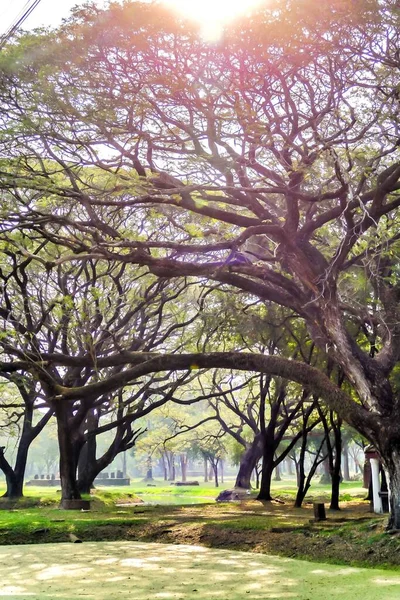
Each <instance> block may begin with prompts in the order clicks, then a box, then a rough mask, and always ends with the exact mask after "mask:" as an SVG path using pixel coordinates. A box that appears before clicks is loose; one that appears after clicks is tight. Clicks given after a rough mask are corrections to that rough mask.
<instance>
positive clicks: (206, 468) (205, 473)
mask: <svg viewBox="0 0 400 600" xmlns="http://www.w3.org/2000/svg"><path fill="white" fill-rule="evenodd" d="M207 463H208V461H207V459H206V458H205V457H204V482H205V483H207V481H208V464H207Z"/></svg>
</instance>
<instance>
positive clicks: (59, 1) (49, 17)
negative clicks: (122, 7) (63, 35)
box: [0, 0, 103, 34]
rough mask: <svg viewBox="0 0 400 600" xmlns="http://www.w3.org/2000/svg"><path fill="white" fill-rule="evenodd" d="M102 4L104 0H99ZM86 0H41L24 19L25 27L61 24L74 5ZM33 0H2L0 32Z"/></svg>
mask: <svg viewBox="0 0 400 600" xmlns="http://www.w3.org/2000/svg"><path fill="white" fill-rule="evenodd" d="M97 1H98V4H100V5H102V4H103V1H102V0H97ZM84 3H85V0H41V2H40V4H39V5H38V6H37V7H36V8H35V9H34V11H33V12H32V14H31V15H30V16H29V17H28V18H27V19H26V21H24V23H23V25H22V28H23V29H33V28H34V27H40V26H42V25H59V23H61V19H63V18H64V17H67V16H68V15H69V12H70V10H71V8H72V7H73V6H76V5H77V4H78V5H79V4H84ZM26 5H28V6H30V5H31V0H0V34H2V33H4V32H5V31H7V29H8V28H9V27H10V25H11V24H12V23H13V22H14V21H15V18H16V17H17V15H20V13H22V12H23V9H24V7H26Z"/></svg>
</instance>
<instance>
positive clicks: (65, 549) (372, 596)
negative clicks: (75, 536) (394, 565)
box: [0, 542, 400, 600]
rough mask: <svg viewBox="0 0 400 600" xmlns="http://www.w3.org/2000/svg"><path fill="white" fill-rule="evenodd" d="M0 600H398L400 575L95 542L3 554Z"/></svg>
mask: <svg viewBox="0 0 400 600" xmlns="http://www.w3.org/2000/svg"><path fill="white" fill-rule="evenodd" d="M0 570H1V571H0V572H1V576H0V598H8V599H14V600H15V599H17V598H18V599H23V600H30V598H33V599H36V600H43V599H52V600H75V599H76V598H85V599H87V600H92V599H93V600H114V599H115V600H116V599H118V600H125V599H127V598H132V599H135V600H154V599H159V600H194V599H195V598H196V599H197V600H247V599H248V600H266V599H277V598H279V599H285V598H287V599H290V598H293V599H296V600H326V599H327V598H329V599H330V600H335V599H336V598H337V599H338V600H339V599H340V600H354V599H355V598H362V599H363V600H398V598H399V597H400V572H399V571H386V570H385V571H384V570H375V569H358V568H351V567H340V566H336V565H326V564H319V565H316V564H315V563H307V562H304V561H297V560H292V559H288V558H282V557H275V556H263V555H254V554H247V553H242V552H231V551H229V550H214V549H210V548H204V547H201V546H176V545H167V544H144V543H138V542H91V543H83V544H43V545H35V546H29V545H28V546H3V547H0Z"/></svg>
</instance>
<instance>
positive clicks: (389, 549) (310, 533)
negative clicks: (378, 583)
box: [0, 482, 400, 566]
mask: <svg viewBox="0 0 400 600" xmlns="http://www.w3.org/2000/svg"><path fill="white" fill-rule="evenodd" d="M156 485H157V487H151V488H147V486H146V485H143V482H134V483H133V484H132V485H131V486H130V487H129V488H104V489H102V490H101V489H98V490H96V491H95V495H94V496H92V504H91V510H90V511H88V512H84V511H65V510H61V509H59V508H58V505H59V498H60V495H59V494H58V493H57V490H54V488H36V489H35V488H31V487H28V488H26V493H27V496H26V497H25V498H24V499H23V500H22V502H18V503H16V504H8V503H7V501H6V500H5V499H3V500H0V507H1V506H2V507H3V509H4V510H0V545H7V544H36V543H53V542H67V541H69V540H70V539H71V536H75V537H77V538H79V539H81V540H83V541H84V542H85V543H87V542H94V541H115V540H125V541H141V542H160V541H161V542H165V543H171V544H182V543H183V544H201V545H204V546H208V547H215V548H229V549H232V550H246V551H250V552H256V553H266V554H280V555H284V556H287V557H297V558H306V559H308V560H312V561H328V562H329V561H332V562H336V563H342V564H353V565H357V566H363V565H374V566H377V565H386V566H387V565H394V564H395V565H400V543H399V541H398V538H397V535H394V536H389V535H387V534H386V533H385V531H384V525H385V517H384V516H378V515H373V514H371V513H369V512H368V511H369V503H368V502H365V501H362V500H361V498H363V497H365V490H363V489H362V488H360V487H358V486H357V485H355V484H352V483H345V484H343V485H342V508H343V510H341V511H340V512H332V511H328V520H327V521H325V522H321V523H315V522H314V521H313V511H312V500H318V501H321V500H325V501H326V500H328V498H329V486H321V485H315V486H314V487H313V488H312V491H313V495H312V496H311V495H310V496H309V497H308V499H307V501H306V502H305V504H304V506H303V508H301V509H294V508H293V498H294V495H295V491H296V490H295V485H294V483H292V482H289V483H288V482H276V483H275V489H274V494H275V495H276V497H279V499H280V501H279V502H272V503H262V502H259V501H257V500H256V499H255V497H251V496H250V497H248V498H246V501H244V502H241V503H230V504H226V503H221V504H218V503H216V502H215V500H214V499H215V496H216V493H215V492H216V490H215V488H214V487H212V486H211V485H204V486H203V485H202V486H199V487H195V488H193V487H191V486H187V487H175V486H166V485H165V484H164V482H158V484H156ZM217 491H218V490H217ZM140 498H142V499H143V498H146V499H150V500H151V504H145V503H136V501H137V500H138V499H140Z"/></svg>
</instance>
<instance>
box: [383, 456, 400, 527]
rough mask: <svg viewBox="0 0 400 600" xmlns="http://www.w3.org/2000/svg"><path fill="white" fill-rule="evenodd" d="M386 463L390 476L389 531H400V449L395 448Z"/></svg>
mask: <svg viewBox="0 0 400 600" xmlns="http://www.w3.org/2000/svg"><path fill="white" fill-rule="evenodd" d="M384 463H385V466H386V469H387V472H388V475H389V482H388V483H389V492H390V502H389V508H390V516H389V521H388V529H399V530H400V448H397V447H395V448H393V449H392V450H391V452H390V455H389V456H385V458H384Z"/></svg>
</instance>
